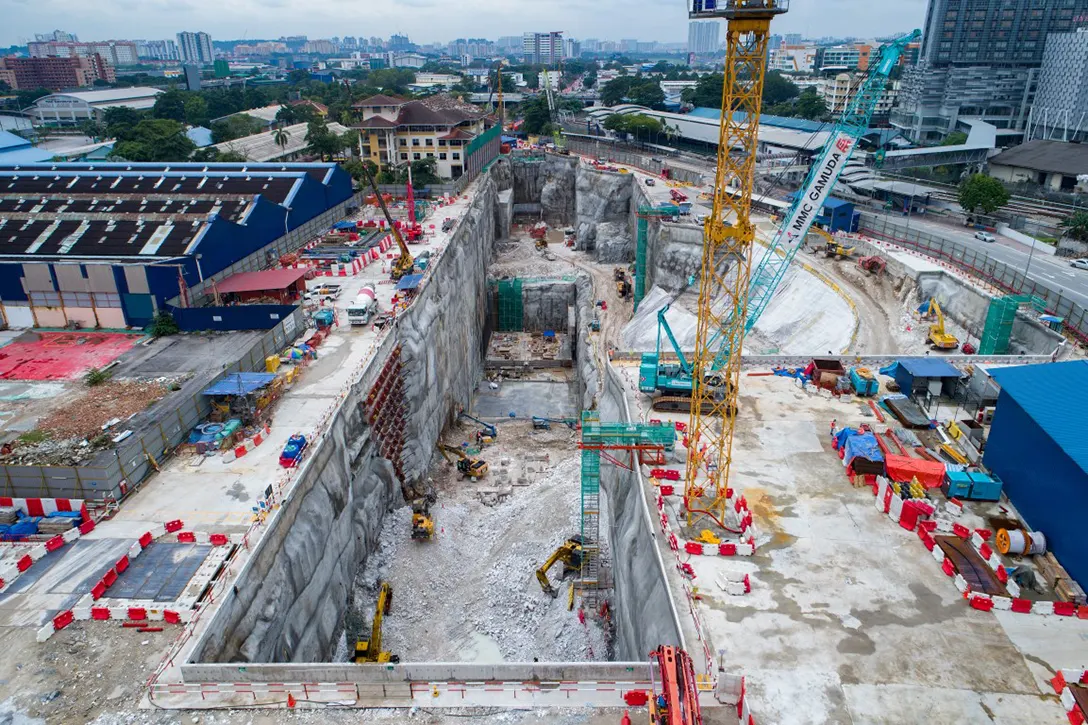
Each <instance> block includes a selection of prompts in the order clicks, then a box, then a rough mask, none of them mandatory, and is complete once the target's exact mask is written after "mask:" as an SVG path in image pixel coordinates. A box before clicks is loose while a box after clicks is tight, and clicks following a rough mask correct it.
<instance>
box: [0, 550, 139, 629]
mask: <svg viewBox="0 0 1088 725" xmlns="http://www.w3.org/2000/svg"><path fill="white" fill-rule="evenodd" d="M132 544H133V540H132V539H126V538H98V539H88V538H80V539H77V540H76V541H74V542H72V544H70V545H68V546H65V547H64V548H62V549H59V550H57V551H55V552H53V553H51V554H49V555H47V556H46V557H45V558H43V559H42V560H40V561H38V562H37V563H35V564H34V566H32V567H30V568H29V569H28V570H27V571H26V572H24V573H23V575H22V576H20V577H19V578H18V579H17V580H16V581H15V583H14V584H12V586H11V588H10V589H8V590H7V591H6V592H4V593H3V594H0V626H31V627H37V626H41V624H42V623H43V622H45V620H47V619H49V618H50V617H52V616H53V615H54V614H56V613H57V612H59V611H61V610H64V609H69V608H71V607H72V605H74V604H75V603H76V602H77V601H79V599H80V598H81V597H83V596H85V595H86V594H87V593H88V592H90V591H91V587H92V586H93V585H94V583H95V582H97V581H98V580H99V579H101V578H102V575H103V574H105V573H106V571H108V570H109V568H110V567H112V566H113V565H114V564H116V563H117V560H118V559H120V558H121V557H122V556H124V555H125V554H126V553H127V552H128V549H129V547H130V546H132Z"/></svg>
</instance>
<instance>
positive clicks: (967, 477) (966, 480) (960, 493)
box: [941, 471, 972, 498]
mask: <svg viewBox="0 0 1088 725" xmlns="http://www.w3.org/2000/svg"><path fill="white" fill-rule="evenodd" d="M971 483H972V482H971V474H969V473H967V472H965V471H948V472H947V473H946V474H945V475H944V483H943V484H941V490H942V491H944V495H945V496H948V498H970V496H971Z"/></svg>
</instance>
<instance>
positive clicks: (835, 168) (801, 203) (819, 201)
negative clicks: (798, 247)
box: [782, 132, 855, 241]
mask: <svg viewBox="0 0 1088 725" xmlns="http://www.w3.org/2000/svg"><path fill="white" fill-rule="evenodd" d="M854 143H855V140H854V139H853V138H852V137H850V136H848V135H847V134H845V133H841V132H840V133H839V134H837V135H836V136H835V137H833V138H831V139H829V140H828V144H829V146H828V148H829V152H828V153H827V154H825V155H824V157H823V159H822V160H821V162H820V167H819V169H818V170H817V172H816V173H815V174H814V175H813V176H812V184H811V185H810V187H809V188H808V189H806V190H805V192H804V195H803V196H801V197H799V198H798V203H797V204H796V205H795V206H794V208H793V212H792V214H791V215H790V217H789V219H787V220H786V223H785V224H784V225H783V226H782V228H783V229H785V230H786V236H787V237H788V238H789V239H790V240H791V241H793V240H795V239H797V238H798V237H804V236H805V234H807V233H808V230H809V227H811V226H812V221H813V220H814V219H815V218H816V215H817V214H819V213H820V209H821V208H823V205H824V202H826V201H827V197H828V196H830V194H831V189H832V188H833V187H834V186H835V182H836V181H837V180H838V178H839V174H841V173H842V169H843V166H844V165H845V163H846V160H847V159H848V158H850V152H851V151H853V149H854Z"/></svg>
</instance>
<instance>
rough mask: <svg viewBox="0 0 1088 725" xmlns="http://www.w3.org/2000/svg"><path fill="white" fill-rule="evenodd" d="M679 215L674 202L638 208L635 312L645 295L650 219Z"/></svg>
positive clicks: (678, 209)
mask: <svg viewBox="0 0 1088 725" xmlns="http://www.w3.org/2000/svg"><path fill="white" fill-rule="evenodd" d="M679 215H680V207H678V206H676V205H674V204H665V205H663V206H640V207H639V208H638V212H637V217H638V224H637V225H635V229H636V234H635V285H634V301H635V312H638V304H639V303H640V302H642V298H643V297H645V296H646V240H647V237H648V236H649V229H650V219H651V218H654V219H661V218H663V217H672V218H676V217H677V216H679Z"/></svg>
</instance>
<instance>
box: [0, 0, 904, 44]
mask: <svg viewBox="0 0 1088 725" xmlns="http://www.w3.org/2000/svg"><path fill="white" fill-rule="evenodd" d="M0 2H2V3H3V5H4V8H5V9H4V12H3V15H4V22H3V23H0V45H6V44H10V43H16V42H25V41H26V40H27V39H28V38H30V39H32V38H33V37H34V34H35V33H42V32H47V31H49V30H52V29H53V28H56V27H58V26H59V27H61V28H63V29H65V30H68V31H69V32H73V33H76V34H77V35H79V37H80V38H81V39H84V40H105V39H123V38H145V39H155V38H172V37H174V34H175V33H177V32H178V31H181V30H204V31H206V32H208V33H210V34H211V36H212V38H213V39H224V40H225V39H232V38H242V37H243V36H244V37H247V38H251V39H252V38H258V37H261V38H277V37H279V36H281V35H308V36H310V37H311V38H324V37H329V36H332V35H338V36H344V35H356V36H358V35H365V36H367V37H369V36H372V35H379V36H382V37H389V35H390V34H392V33H395V32H405V33H408V35H409V36H410V37H411V38H412V40H413V41H416V42H420V43H429V42H434V41H447V40H452V39H453V38H458V37H475V38H478V37H485V38H492V39H494V38H497V37H499V36H503V35H520V34H521V33H523V32H526V31H545V30H564V31H565V32H566V34H567V35H568V36H569V37H574V38H601V39H610V40H619V39H621V38H638V39H640V40H658V41H662V42H680V41H684V40H686V39H687V25H688V18H687V3H686V1H685V0H665V1H664V2H662V1H661V0H633V1H630V0H628V1H625V0H522V1H521V2H519V3H518V4H517V12H510V4H509V2H500V0H460V1H459V2H458V3H457V4H456V6H455V7H456V11H455V12H451V13H443V14H442V15H441V16H440V17H439V16H437V15H434V14H431V13H430V12H429V10H430V9H431V8H436V7H440V6H442V7H448V4H447V3H442V4H441V5H440V4H439V2H438V1H437V0H401V2H399V3H379V2H368V3H365V7H363V8H362V9H365V12H359V10H360V9H361V7H360V4H359V2H358V0H307V1H306V2H290V3H287V2H286V0H272V2H264V1H262V0H232V1H231V2H223V0H181V1H180V2H173V1H172V0H147V1H144V0H104V2H98V3H91V4H89V3H86V2H85V0H33V2H31V1H30V0H0ZM925 5H926V0H898V1H897V2H895V3H889V2H887V0H884V1H883V2H882V1H880V0H792V1H791V3H790V11H789V13H787V14H786V15H784V16H782V17H781V18H778V19H776V20H775V21H774V25H773V29H774V32H776V33H783V34H784V33H804V34H805V35H808V36H813V37H819V36H824V35H855V36H858V37H866V36H873V35H889V34H891V33H894V32H897V31H900V30H908V29H910V28H915V27H920V25H921V23H922V19H923V17H924V15H925Z"/></svg>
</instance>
